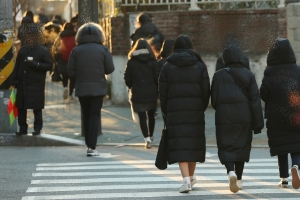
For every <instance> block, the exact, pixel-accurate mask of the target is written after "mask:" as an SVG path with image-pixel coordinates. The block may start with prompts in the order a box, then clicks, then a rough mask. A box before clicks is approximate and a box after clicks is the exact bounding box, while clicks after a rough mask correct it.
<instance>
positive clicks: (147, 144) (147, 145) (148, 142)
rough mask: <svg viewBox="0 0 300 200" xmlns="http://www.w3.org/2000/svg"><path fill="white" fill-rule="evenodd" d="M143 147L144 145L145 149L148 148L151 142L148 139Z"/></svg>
mask: <svg viewBox="0 0 300 200" xmlns="http://www.w3.org/2000/svg"><path fill="white" fill-rule="evenodd" d="M145 147H146V148H147V149H150V148H151V147H152V144H151V142H150V141H147V143H146V144H145Z"/></svg>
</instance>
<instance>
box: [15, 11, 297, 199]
mask: <svg viewBox="0 0 300 200" xmlns="http://www.w3.org/2000/svg"><path fill="white" fill-rule="evenodd" d="M25 21H26V20H24V23H25V24H26V23H27V22H25ZM29 21H30V20H29ZM138 21H139V22H140V27H139V28H138V29H137V30H136V32H135V33H134V34H133V35H132V36H131V38H132V39H133V46H132V49H131V50H130V52H129V54H128V62H127V66H126V69H125V73H124V79H125V84H126V86H127V87H128V92H129V100H130V103H131V106H132V110H133V111H134V112H135V113H137V114H138V118H139V124H140V128H141V132H142V133H143V136H144V138H145V146H146V147H147V148H150V147H151V143H152V141H153V132H154V127H155V111H156V108H157V102H158V99H159V100H160V104H161V111H162V114H163V119H164V123H165V128H166V130H167V159H168V163H169V164H173V163H178V164H179V168H180V171H181V174H182V177H183V185H182V186H181V188H180V190H179V191H180V192H182V193H184V192H189V191H191V190H192V187H193V185H194V184H195V183H196V182H197V180H196V176H195V169H196V163H197V162H200V163H203V162H205V154H206V141H205V117H204V116H205V110H206V109H207V107H208V104H209V99H211V105H212V107H213V108H214V109H215V110H216V113H215V123H216V139H217V147H218V156H219V160H220V162H221V164H223V165H225V167H226V169H227V174H228V180H229V189H230V191H232V192H234V193H235V192H238V191H239V190H240V189H242V175H243V169H244V164H245V162H249V160H250V151H251V143H252V136H253V135H252V133H254V134H258V133H260V132H261V129H262V128H263V127H264V120H263V113H262V106H261V99H262V100H263V101H264V102H265V103H266V105H265V107H266V109H265V111H266V113H265V116H266V118H267V129H268V130H267V134H268V138H269V146H270V153H271V156H277V157H278V165H279V172H280V178H281V180H280V183H279V186H280V187H287V186H288V177H289V173H288V170H289V166H288V154H291V158H292V168H291V173H292V185H293V187H294V188H295V189H298V188H299V187H300V180H299V170H298V167H299V165H300V135H299V131H300V114H299V111H300V67H299V66H298V65H297V64H296V58H295V54H294V52H293V49H292V47H291V45H290V43H289V41H288V40H287V39H277V40H276V41H275V42H274V45H273V46H272V47H270V50H269V53H268V57H267V67H266V69H265V72H264V78H263V80H262V85H261V87H260V89H259V88H258V85H257V83H256V79H255V76H254V74H253V73H252V72H251V71H250V70H249V69H250V67H249V59H248V58H247V57H246V56H245V55H244V54H243V52H242V51H241V49H240V48H239V47H238V46H236V45H227V46H226V47H225V49H224V51H223V53H222V56H221V61H222V64H223V66H222V67H220V69H219V70H217V71H216V73H215V74H214V76H213V79H212V85H210V78H209V75H208V71H207V66H206V64H205V62H204V61H203V59H202V58H201V56H200V54H199V53H198V52H196V51H195V50H194V49H193V44H192V41H191V39H190V37H189V36H187V35H180V36H178V37H177V38H176V40H170V39H165V38H164V36H163V35H162V34H161V33H160V32H159V31H158V29H157V28H156V26H155V25H154V24H152V23H151V22H149V18H148V16H147V15H145V14H141V15H139V16H138ZM25 24H24V26H25ZM22 26H23V25H22ZM20 33H22V35H21V37H22V39H23V41H22V48H21V49H20V51H19V53H18V56H17V59H16V63H15V69H14V73H13V85H14V86H15V87H16V88H17V90H18V91H17V99H16V105H17V107H18V109H19V118H18V124H19V126H20V131H19V132H17V135H25V134H27V129H28V125H27V122H26V115H27V109H33V112H34V117H35V121H34V133H33V134H34V135H38V134H40V131H41V129H42V125H43V120H42V109H43V108H44V101H45V94H44V90H45V78H46V73H47V71H49V70H51V68H52V65H53V63H55V62H57V64H58V65H59V66H60V67H58V68H61V69H59V70H60V71H61V72H62V71H63V72H64V73H65V75H66V76H65V77H64V79H65V80H66V79H68V78H69V79H70V85H72V87H73V88H74V87H75V96H77V97H78V98H79V102H80V105H81V108H82V115H83V126H84V127H83V129H84V132H85V142H86V145H87V156H97V155H99V154H98V152H97V150H96V143H97V135H98V131H99V123H100V116H101V108H102V104H103V98H104V96H105V95H106V93H107V81H106V76H105V75H107V74H110V73H112V72H113V71H114V64H113V60H112V55H111V53H110V52H109V50H108V48H107V47H105V46H104V45H103V44H104V42H105V35H104V32H103V30H102V28H101V27H100V26H99V25H98V24H96V23H86V24H84V25H82V26H81V27H80V28H79V29H78V30H77V27H74V25H72V22H70V23H66V24H65V25H64V30H63V31H62V32H61V33H60V34H59V37H58V38H57V40H56V42H55V45H54V46H53V48H52V50H53V51H52V52H55V56H56V57H55V56H54V57H55V61H53V58H52V56H51V54H50V50H49V49H47V48H46V45H45V43H44V40H43V33H41V29H40V27H39V26H38V25H36V24H34V23H32V22H29V25H28V24H27V25H26V28H24V29H22V30H21V32H20ZM68 45H69V46H72V48H70V47H69V48H67V47H66V46H68ZM87 61H88V64H87ZM72 81H73V82H72ZM64 83H66V81H64ZM64 87H66V85H65V84H64ZM70 90H73V89H72V88H70ZM64 96H67V95H64Z"/></svg>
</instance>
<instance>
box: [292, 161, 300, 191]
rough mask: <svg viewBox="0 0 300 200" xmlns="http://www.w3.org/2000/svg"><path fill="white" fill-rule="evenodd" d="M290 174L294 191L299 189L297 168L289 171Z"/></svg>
mask: <svg viewBox="0 0 300 200" xmlns="http://www.w3.org/2000/svg"><path fill="white" fill-rule="evenodd" d="M291 173H292V186H293V188H294V189H299V187H300V180H299V171H298V166H297V165H294V166H293V167H292V169H291Z"/></svg>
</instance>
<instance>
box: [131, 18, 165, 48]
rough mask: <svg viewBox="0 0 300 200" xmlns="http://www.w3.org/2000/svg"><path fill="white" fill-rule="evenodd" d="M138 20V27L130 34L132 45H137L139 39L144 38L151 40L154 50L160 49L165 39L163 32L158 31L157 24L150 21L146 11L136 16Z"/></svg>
mask: <svg viewBox="0 0 300 200" xmlns="http://www.w3.org/2000/svg"><path fill="white" fill-rule="evenodd" d="M136 21H137V25H138V28H137V29H136V30H135V32H134V33H133V34H132V35H131V36H130V39H131V40H132V46H134V45H135V43H136V41H137V40H138V39H140V38H144V39H145V40H149V42H148V43H149V44H150V46H152V47H153V50H157V51H159V50H160V49H161V45H162V43H163V42H164V39H165V38H164V36H163V34H162V33H161V32H160V31H158V29H157V27H156V26H155V24H153V23H151V22H150V20H149V17H148V15H146V14H145V13H141V14H139V15H138V16H137V18H136Z"/></svg>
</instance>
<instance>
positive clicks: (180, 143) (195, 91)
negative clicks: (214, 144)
mask: <svg viewBox="0 0 300 200" xmlns="http://www.w3.org/2000/svg"><path fill="white" fill-rule="evenodd" d="M159 93H160V101H161V110H162V113H163V115H165V116H166V128H167V135H168V136H167V147H168V150H167V159H168V163H169V164H173V163H178V164H179V167H180V170H181V174H182V177H183V183H184V184H183V185H182V186H181V188H180V190H179V192H189V191H191V190H192V186H193V185H194V184H195V183H196V177H195V176H194V171H195V168H196V162H201V163H203V162H205V152H206V147H205V142H206V141H205V134H204V131H205V119H204V111H205V110H206V108H207V106H208V102H209V97H210V81H209V77H208V72H207V67H206V65H205V64H204V62H203V60H202V59H201V57H200V55H199V54H198V53H197V52H195V51H194V50H193V45H192V42H191V39H190V37H189V36H187V35H180V36H179V37H177V39H176V40H175V43H174V53H173V54H171V55H170V56H169V57H168V58H167V62H166V63H165V65H164V66H163V68H162V70H161V73H160V77H159Z"/></svg>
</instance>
